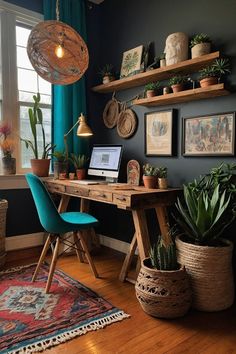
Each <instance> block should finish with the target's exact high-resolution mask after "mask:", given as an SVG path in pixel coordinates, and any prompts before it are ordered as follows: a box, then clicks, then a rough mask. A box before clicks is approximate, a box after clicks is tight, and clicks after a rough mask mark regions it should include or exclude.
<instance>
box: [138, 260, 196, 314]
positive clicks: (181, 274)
mask: <svg viewBox="0 0 236 354" xmlns="http://www.w3.org/2000/svg"><path fill="white" fill-rule="evenodd" d="M135 291H136V297H137V299H138V301H139V303H140V305H141V307H142V309H143V310H144V311H145V312H146V313H147V314H149V315H151V316H154V317H159V318H177V317H181V316H184V315H185V314H186V313H187V312H188V310H189V308H190V305H191V297H192V294H191V287H190V282H189V277H188V275H187V273H186V271H185V268H184V267H183V266H182V267H180V268H179V269H178V270H168V271H165V270H157V269H153V268H152V267H151V261H150V259H149V258H146V259H144V260H143V262H142V267H141V270H140V273H139V275H138V279H137V281H136V284H135Z"/></svg>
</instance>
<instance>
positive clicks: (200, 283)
mask: <svg viewBox="0 0 236 354" xmlns="http://www.w3.org/2000/svg"><path fill="white" fill-rule="evenodd" d="M221 242H222V246H218V247H208V246H199V245H194V244H191V243H187V242H185V241H184V239H183V238H182V237H177V238H176V248H177V256H178V262H179V263H180V264H183V265H184V266H185V268H186V271H187V273H188V274H189V276H190V281H191V285H192V290H193V307H194V308H195V309H197V310H200V311H208V312H212V311H221V310H225V309H227V308H228V307H230V306H231V305H232V304H233V302H234V279H233V269H232V253H233V244H232V242H230V241H227V240H221Z"/></svg>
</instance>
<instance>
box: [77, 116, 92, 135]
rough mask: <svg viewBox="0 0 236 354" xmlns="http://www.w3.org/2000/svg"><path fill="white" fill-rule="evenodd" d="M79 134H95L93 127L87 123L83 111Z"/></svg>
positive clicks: (80, 118)
mask: <svg viewBox="0 0 236 354" xmlns="http://www.w3.org/2000/svg"><path fill="white" fill-rule="evenodd" d="M77 135H78V136H91V135H93V132H92V130H91V128H90V127H89V126H88V124H87V123H86V120H85V116H84V115H83V113H81V115H80V117H79V126H78V129H77Z"/></svg>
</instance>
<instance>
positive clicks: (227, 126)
mask: <svg viewBox="0 0 236 354" xmlns="http://www.w3.org/2000/svg"><path fill="white" fill-rule="evenodd" d="M182 155H183V156H201V157H203V156H234V155H235V112H226V113H216V114H209V115H205V116H197V117H190V118H183V129H182Z"/></svg>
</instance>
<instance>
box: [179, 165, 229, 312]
mask: <svg viewBox="0 0 236 354" xmlns="http://www.w3.org/2000/svg"><path fill="white" fill-rule="evenodd" d="M235 171H236V165H232V166H230V165H226V164H222V165H220V166H219V167H217V168H215V169H212V171H211V172H210V174H209V175H206V176H204V177H203V178H201V179H200V180H199V181H197V180H196V181H194V182H192V183H189V184H188V185H186V186H184V202H181V201H180V200H179V199H178V202H177V203H176V208H177V212H178V214H177V216H176V215H175V219H176V221H177V222H178V224H179V225H180V227H181V229H182V230H183V234H181V235H180V236H179V237H177V239H176V245H177V251H178V261H179V263H181V264H183V265H184V266H185V267H186V270H187V272H188V273H189V275H190V279H191V284H192V289H193V306H194V308H196V309H198V310H202V311H220V310H224V309H226V308H228V307H230V306H231V305H232V304H233V302H234V280H233V270H232V251H233V244H232V242H231V241H229V240H228V239H226V238H222V235H223V233H224V237H225V235H226V231H225V230H226V228H227V227H228V226H229V225H230V224H231V223H232V222H233V221H234V220H235V216H236V184H235V177H236V175H235ZM227 238H228V237H227Z"/></svg>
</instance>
